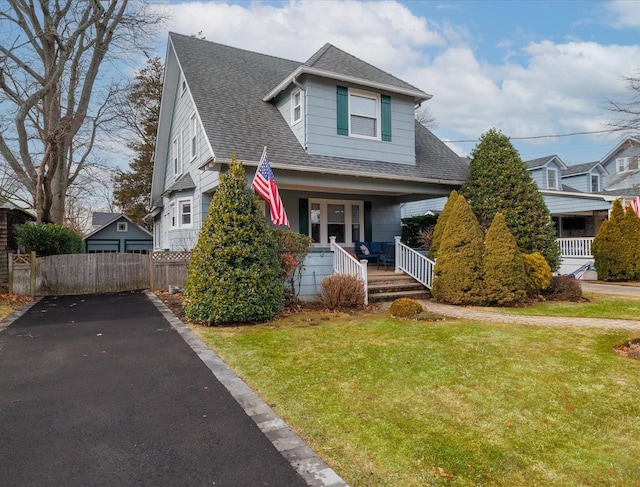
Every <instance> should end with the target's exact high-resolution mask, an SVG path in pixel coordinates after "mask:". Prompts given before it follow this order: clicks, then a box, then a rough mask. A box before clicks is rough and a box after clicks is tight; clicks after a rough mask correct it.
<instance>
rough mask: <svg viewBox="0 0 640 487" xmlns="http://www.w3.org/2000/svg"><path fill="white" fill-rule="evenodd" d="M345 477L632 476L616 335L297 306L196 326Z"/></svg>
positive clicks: (392, 481) (545, 481) (634, 377)
mask: <svg viewBox="0 0 640 487" xmlns="http://www.w3.org/2000/svg"><path fill="white" fill-rule="evenodd" d="M193 328H194V329H195V330H196V332H197V333H198V334H199V335H200V336H201V337H202V338H203V339H204V340H205V341H206V342H207V343H208V344H209V345H210V346H211V348H213V349H214V350H215V351H216V352H217V353H218V354H219V355H220V356H221V357H222V358H223V360H225V361H226V362H227V363H228V364H229V365H230V366H231V367H232V368H233V369H234V370H235V371H236V372H237V373H238V374H239V375H240V376H242V377H243V378H244V379H245V380H246V381H247V383H248V384H249V385H250V386H251V387H253V388H254V390H256V391H257V392H258V394H259V395H261V397H262V398H263V399H264V400H265V401H266V402H267V403H269V404H275V407H274V409H275V411H276V412H277V413H278V414H280V415H281V416H282V417H283V418H284V419H285V420H286V421H287V423H288V424H289V425H290V426H292V428H293V429H294V430H295V431H296V432H297V433H298V434H299V435H300V436H301V437H302V438H304V439H305V440H306V441H307V442H308V443H309V444H310V446H311V447H312V448H313V449H314V450H315V451H317V452H318V453H319V454H320V455H321V456H322V457H323V458H324V459H325V461H327V463H329V464H330V465H331V466H332V467H333V468H335V469H336V471H337V472H338V473H339V474H340V475H341V476H342V477H343V478H344V479H345V480H346V481H347V482H348V483H349V484H350V485H352V486H353V487H357V486H367V487H369V486H372V487H373V486H403V487H404V486H421V487H422V486H430V485H452V486H480V485H486V486H491V485H500V486H503V485H504V486H581V485H584V486H587V485H588V486H612V485H615V486H638V485H640V361H633V360H630V359H628V358H625V357H621V356H619V355H617V354H616V353H614V352H613V350H612V347H613V346H615V345H618V344H620V343H622V342H625V341H626V340H628V339H630V338H635V337H636V336H638V335H640V334H633V333H629V332H622V331H604V330H585V329H556V328H540V327H531V326H526V327H525V326H514V325H492V324H480V323H474V322H465V321H453V320H446V321H442V322H424V321H401V320H397V319H394V318H391V317H389V316H388V315H386V314H379V315H364V314H363V315H347V314H317V313H302V314H298V315H292V316H289V317H286V318H284V319H281V320H278V321H275V322H271V323H267V324H264V325H257V326H246V327H232V328H203V327H193Z"/></svg>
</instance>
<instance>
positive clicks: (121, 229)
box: [116, 222, 127, 232]
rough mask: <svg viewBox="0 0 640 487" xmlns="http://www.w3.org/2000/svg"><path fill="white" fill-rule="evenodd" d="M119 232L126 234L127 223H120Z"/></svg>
mask: <svg viewBox="0 0 640 487" xmlns="http://www.w3.org/2000/svg"><path fill="white" fill-rule="evenodd" d="M116 230H117V231H118V232H126V231H127V222H118V227H117V229H116Z"/></svg>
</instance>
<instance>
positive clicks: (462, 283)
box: [431, 195, 484, 304]
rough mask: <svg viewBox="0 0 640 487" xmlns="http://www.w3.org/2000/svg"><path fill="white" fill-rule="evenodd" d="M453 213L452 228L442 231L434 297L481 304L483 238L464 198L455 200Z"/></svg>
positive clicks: (447, 301)
mask: <svg viewBox="0 0 640 487" xmlns="http://www.w3.org/2000/svg"><path fill="white" fill-rule="evenodd" d="M451 198H452V197H450V198H449V201H448V202H447V204H449V202H450V201H451ZM450 211H451V212H450V214H449V215H447V220H448V221H449V222H450V224H445V225H444V228H443V230H442V237H441V241H440V244H439V249H438V258H437V260H436V265H435V269H434V280H433V289H432V290H431V294H432V295H433V297H434V298H435V299H437V300H438V301H442V302H445V303H451V304H480V303H481V302H482V299H483V298H482V295H483V292H482V272H483V268H482V253H483V237H484V235H483V233H482V229H481V228H480V225H479V224H478V220H477V219H476V217H475V216H474V214H473V212H472V211H471V208H470V207H469V205H468V204H467V202H466V200H465V198H464V196H462V195H457V196H456V202H455V204H454V205H453V207H452V208H451V210H450ZM454 223H455V224H454Z"/></svg>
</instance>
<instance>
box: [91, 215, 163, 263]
mask: <svg viewBox="0 0 640 487" xmlns="http://www.w3.org/2000/svg"><path fill="white" fill-rule="evenodd" d="M91 225H92V230H91V231H90V232H89V233H88V234H87V235H85V236H84V237H83V239H82V241H83V242H84V249H85V252H86V253H87V254H93V253H103V252H104V253H106V252H128V253H138V254H146V253H148V252H149V251H150V250H151V249H152V248H153V236H152V235H151V233H150V232H149V231H148V230H146V229H145V228H143V227H141V226H139V225H136V224H135V223H134V222H132V221H131V220H130V219H129V218H128V217H127V216H126V215H123V214H122V213H101V212H94V213H93V216H92V221H91Z"/></svg>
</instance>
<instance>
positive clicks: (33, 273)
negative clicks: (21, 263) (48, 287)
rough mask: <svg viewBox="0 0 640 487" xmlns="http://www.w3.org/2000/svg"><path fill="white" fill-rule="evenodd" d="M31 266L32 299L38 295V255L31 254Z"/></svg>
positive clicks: (30, 289) (33, 252)
mask: <svg viewBox="0 0 640 487" xmlns="http://www.w3.org/2000/svg"><path fill="white" fill-rule="evenodd" d="M30 264H31V266H30V270H29V292H30V293H31V296H32V297H35V295H36V253H35V251H32V252H31V263H30Z"/></svg>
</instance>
